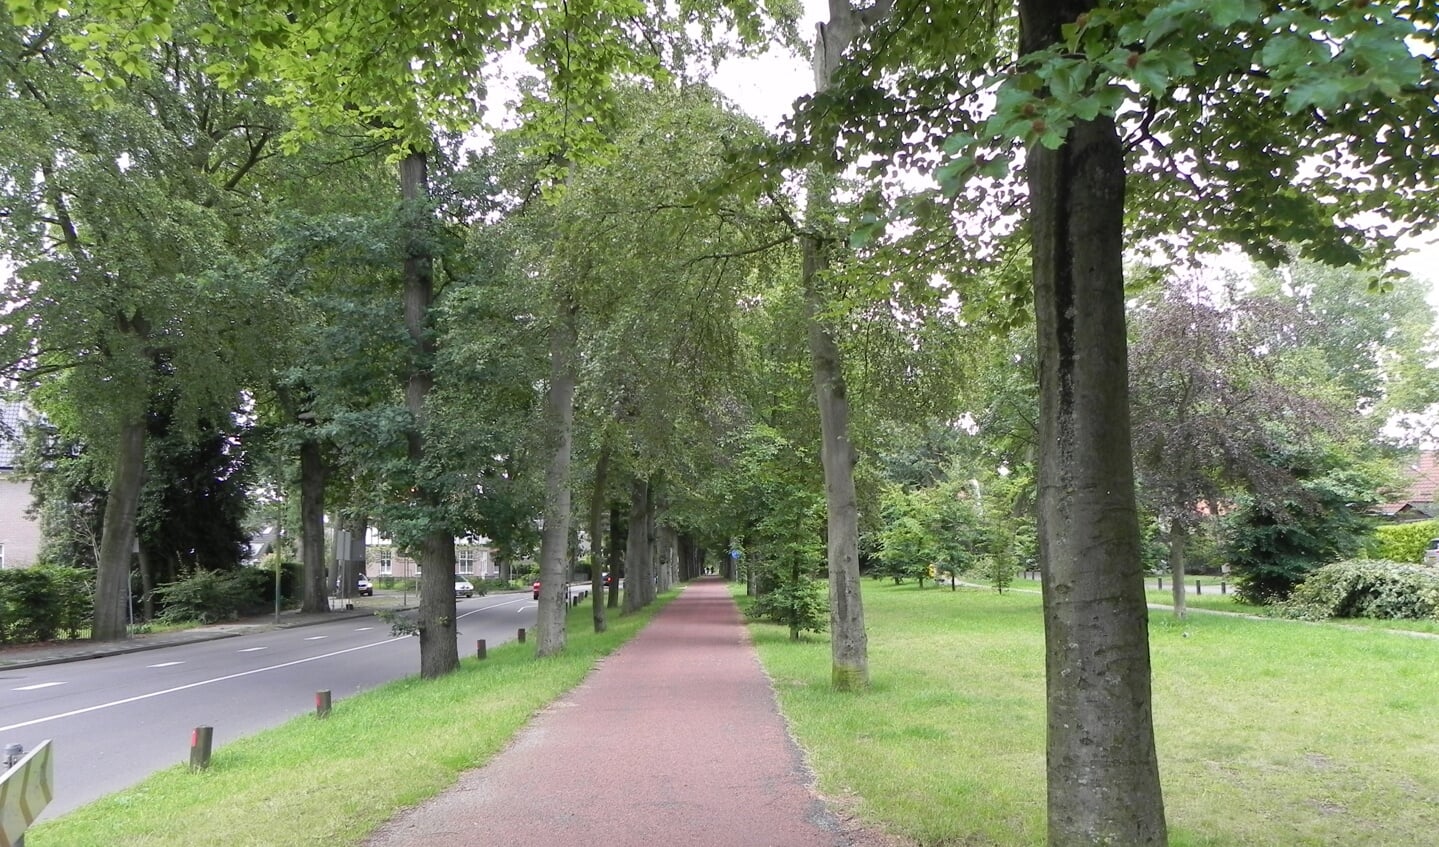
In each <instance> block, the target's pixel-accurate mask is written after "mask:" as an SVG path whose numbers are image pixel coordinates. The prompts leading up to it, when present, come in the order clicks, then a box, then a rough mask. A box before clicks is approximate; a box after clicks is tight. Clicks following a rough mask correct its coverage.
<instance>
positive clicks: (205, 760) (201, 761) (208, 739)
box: [190, 726, 215, 771]
mask: <svg viewBox="0 0 1439 847" xmlns="http://www.w3.org/2000/svg"><path fill="white" fill-rule="evenodd" d="M214 743H215V728H214V727H213V726H197V727H195V729H194V730H193V731H191V733H190V770H192V771H202V770H204V769H205V768H208V767H209V766H210V750H211V748H212V747H213V746H214Z"/></svg>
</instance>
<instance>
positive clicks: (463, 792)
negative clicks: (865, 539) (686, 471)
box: [367, 579, 893, 847]
mask: <svg viewBox="0 0 1439 847" xmlns="http://www.w3.org/2000/svg"><path fill="white" fill-rule="evenodd" d="M890 843H893V842H891V841H890V840H888V839H886V838H884V837H883V836H880V835H878V834H876V833H870V832H867V831H865V830H863V829H860V828H858V827H856V826H854V825H852V824H850V823H848V822H846V821H844V820H842V819H841V818H840V817H838V816H837V815H836V814H834V812H833V811H832V810H830V809H829V808H827V807H826V805H825V804H824V802H823V801H822V800H821V799H820V798H819V797H817V796H816V795H815V793H814V792H813V790H812V788H811V785H810V774H809V771H808V769H807V767H806V766H805V763H804V759H803V756H802V754H801V752H800V750H799V749H798V748H797V747H796V746H795V744H794V742H793V741H792V740H791V738H790V736H789V734H788V731H787V729H786V727H785V723H784V720H783V718H781V717H780V715H779V711H778V709H777V707H776V704H775V699H774V692H773V690H772V689H771V686H770V682H769V678H768V677H767V676H766V675H765V673H764V671H763V670H762V668H761V667H760V664H759V660H758V658H757V657H756V655H755V651H754V648H753V646H752V645H751V644H750V642H749V638H748V635H747V633H746V630H745V628H744V624H743V622H742V620H741V617H740V614H739V610H738V608H737V607H736V605H735V603H734V600H733V599H732V598H731V597H730V595H729V592H728V589H727V588H726V586H725V584H724V583H723V582H721V581H719V580H717V579H703V580H698V581H696V582H694V583H692V584H690V585H689V586H687V587H686V588H685V589H684V591H683V592H682V593H681V594H680V596H679V597H678V598H676V599H675V600H674V601H673V602H671V603H670V604H669V606H667V607H666V608H665V609H664V610H662V611H661V612H660V613H659V614H658V615H657V616H656V617H655V619H654V620H653V621H651V622H650V624H649V625H648V626H647V627H645V629H644V630H643V631H642V632H640V634H639V635H638V636H636V637H635V638H634V639H633V640H632V641H630V642H629V643H628V644H626V645H625V646H624V647H623V648H621V649H620V650H619V651H617V652H616V653H614V654H613V655H611V656H610V657H608V658H606V659H605V660H604V661H603V662H602V663H601V664H600V665H599V666H598V667H597V668H596V669H595V670H594V671H593V672H592V673H591V674H590V676H589V677H588V678H587V679H586V680H585V682H584V683H583V684H582V685H580V686H579V687H578V688H576V689H575V690H574V691H572V692H570V693H569V694H568V695H566V696H565V697H563V698H561V699H560V700H558V701H556V702H555V703H554V704H552V705H551V706H550V707H549V708H548V709H546V710H545V711H544V712H542V713H541V714H539V715H538V716H536V718H535V719H534V720H533V721H532V722H531V723H530V725H529V726H528V727H527V728H526V729H525V730H524V731H523V732H521V733H520V735H519V736H518V737H517V738H516V740H515V741H514V743H513V744H512V745H511V746H510V747H509V748H508V749H507V750H505V751H504V752H503V753H501V754H500V755H499V756H497V757H496V758H495V759H493V760H492V761H491V762H490V763H489V764H487V765H485V766H484V767H482V768H479V769H477V770H473V771H470V772H468V773H466V774H464V775H462V776H461V778H460V780H459V782H458V783H456V784H455V785H454V786H453V787H451V788H450V789H449V790H447V791H445V792H444V793H442V794H441V795H439V796H437V797H435V798H433V799H431V800H430V801H428V802H426V803H424V804H423V805H421V806H418V807H416V808H414V809H411V810H409V811H406V812H404V813H402V814H400V815H399V816H398V817H396V818H395V819H393V820H391V821H390V822H389V823H387V824H385V825H384V826H382V827H381V828H380V829H378V830H376V831H375V833H374V834H372V836H371V838H370V840H369V841H368V842H367V845H368V847H435V845H443V847H480V845H496V847H500V845H502V846H503V847H571V845H572V846H573V847H721V845H724V846H725V847H729V845H733V847H874V845H880V844H890Z"/></svg>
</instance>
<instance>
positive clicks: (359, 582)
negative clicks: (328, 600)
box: [335, 574, 375, 597]
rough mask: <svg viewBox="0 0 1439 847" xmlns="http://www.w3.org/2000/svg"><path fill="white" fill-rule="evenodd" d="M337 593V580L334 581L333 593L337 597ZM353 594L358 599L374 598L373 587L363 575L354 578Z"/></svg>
mask: <svg viewBox="0 0 1439 847" xmlns="http://www.w3.org/2000/svg"><path fill="white" fill-rule="evenodd" d="M339 591H340V581H339V580H338V579H337V580H335V593H336V595H337V596H338V595H339ZM354 593H355V594H356V595H358V596H360V597H374V596H375V587H374V586H373V585H371V584H370V580H369V579H368V578H367V577H366V576H365V575H364V574H360V575H359V576H357V577H355V592H354Z"/></svg>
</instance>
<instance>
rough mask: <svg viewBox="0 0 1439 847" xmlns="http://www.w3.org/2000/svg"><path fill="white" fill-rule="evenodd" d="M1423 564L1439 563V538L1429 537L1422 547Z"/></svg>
mask: <svg viewBox="0 0 1439 847" xmlns="http://www.w3.org/2000/svg"><path fill="white" fill-rule="evenodd" d="M1424 564H1426V565H1439V538H1431V539H1429V544H1428V546H1426V547H1425V548H1424Z"/></svg>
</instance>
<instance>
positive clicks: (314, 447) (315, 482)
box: [300, 438, 330, 612]
mask: <svg viewBox="0 0 1439 847" xmlns="http://www.w3.org/2000/svg"><path fill="white" fill-rule="evenodd" d="M300 566H301V572H302V573H303V587H302V588H301V590H300V611H302V612H328V611H330V592H329V590H328V586H327V585H326V584H325V583H326V580H325V572H326V567H325V462H324V458H323V457H322V456H321V454H320V443H319V442H318V441H315V440H314V439H310V438H307V439H305V440H304V441H302V442H301V443H300Z"/></svg>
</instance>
